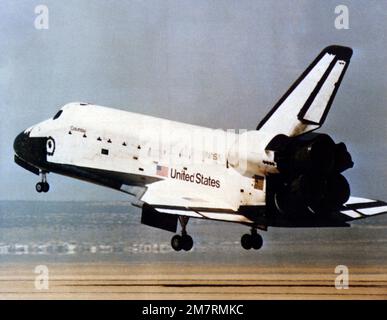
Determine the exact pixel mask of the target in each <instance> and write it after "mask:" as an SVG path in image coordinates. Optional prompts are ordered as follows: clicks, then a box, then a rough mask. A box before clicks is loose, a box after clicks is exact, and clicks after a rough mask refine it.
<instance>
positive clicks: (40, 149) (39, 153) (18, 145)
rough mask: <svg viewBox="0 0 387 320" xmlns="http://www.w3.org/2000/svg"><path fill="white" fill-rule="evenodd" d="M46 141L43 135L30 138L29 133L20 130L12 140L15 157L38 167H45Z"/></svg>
mask: <svg viewBox="0 0 387 320" xmlns="http://www.w3.org/2000/svg"><path fill="white" fill-rule="evenodd" d="M46 142H47V138H45V137H32V138H31V137H30V135H29V133H25V132H24V131H23V132H21V133H20V134H18V135H17V137H16V138H15V141H14V142H13V149H14V151H15V159H16V158H18V160H22V161H23V162H26V163H28V164H30V165H33V166H36V167H38V168H42V169H43V168H45V166H46V164H47V152H46ZM18 164H19V163H18Z"/></svg>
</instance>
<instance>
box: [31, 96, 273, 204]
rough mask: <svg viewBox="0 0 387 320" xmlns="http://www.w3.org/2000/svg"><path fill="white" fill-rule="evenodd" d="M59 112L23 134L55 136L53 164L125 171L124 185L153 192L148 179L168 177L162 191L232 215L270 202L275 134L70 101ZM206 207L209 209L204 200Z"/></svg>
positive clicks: (116, 171)
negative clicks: (268, 188)
mask: <svg viewBox="0 0 387 320" xmlns="http://www.w3.org/2000/svg"><path fill="white" fill-rule="evenodd" d="M61 110H63V111H62V113H61V115H60V116H59V117H58V118H57V119H49V120H46V121H44V122H42V123H39V124H37V125H35V126H33V127H31V128H29V129H27V130H26V131H27V132H29V134H30V137H41V136H45V137H50V138H51V139H53V141H54V142H53V143H54V144H55V146H52V145H50V146H47V151H48V152H47V162H49V163H53V164H58V165H68V166H76V167H80V168H91V169H96V170H102V171H106V172H115V173H120V174H127V177H129V181H123V184H127V185H131V184H132V183H131V181H130V177H132V176H133V177H139V178H140V179H135V181H136V183H135V184H137V185H138V184H139V182H138V181H141V179H142V180H143V181H144V182H143V185H145V186H148V187H150V183H149V181H150V180H149V179H155V180H153V181H160V180H164V183H163V184H162V186H160V188H163V190H160V191H163V192H164V193H172V194H176V193H177V194H180V193H182V191H183V190H184V194H185V196H186V197H187V195H188V197H189V196H192V197H195V196H196V197H198V198H201V199H202V198H209V197H210V198H211V199H212V200H215V201H217V203H218V204H219V206H220V207H222V206H224V207H232V208H234V209H235V210H237V209H238V208H239V206H241V205H262V204H264V202H265V183H264V182H265V180H264V176H265V175H266V174H267V173H268V172H275V170H276V168H275V167H273V159H272V158H273V155H272V154H271V153H270V152H265V151H264V150H262V149H263V148H264V147H265V146H266V145H267V143H268V142H269V140H270V139H271V138H272V136H271V135H265V134H263V133H259V132H258V131H247V132H244V133H241V134H236V133H235V132H227V131H224V130H214V129H209V128H204V127H199V126H194V125H188V124H183V123H179V122H174V121H169V120H165V119H160V118H155V117H151V116H146V115H140V114H136V113H131V112H127V111H122V110H117V109H111V108H106V107H101V106H96V105H91V104H82V103H70V104H67V105H65V106H64V107H63V108H62V109H61ZM49 141H50V140H49ZM51 149H52V150H51ZM51 151H52V152H51ZM262 155H263V156H262ZM264 162H265V163H264ZM268 163H271V165H268ZM165 180H169V182H170V183H165V182H166V181H165ZM140 184H141V183H140ZM152 188H157V183H155V184H154V186H152ZM203 195H205V196H204V197H203ZM177 198H178V197H177ZM145 200H146V199H145ZM153 201H154V200H153ZM176 201H177V203H174V204H176V205H178V204H180V205H183V203H179V200H175V202H176ZM201 205H202V206H203V207H206V203H205V201H202V203H201Z"/></svg>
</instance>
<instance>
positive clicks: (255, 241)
mask: <svg viewBox="0 0 387 320" xmlns="http://www.w3.org/2000/svg"><path fill="white" fill-rule="evenodd" d="M251 238H252V247H253V249H255V250H259V249H261V248H262V245H263V239H262V236H261V235H260V234H258V233H256V234H253V235H251Z"/></svg>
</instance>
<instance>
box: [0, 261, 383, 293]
mask: <svg viewBox="0 0 387 320" xmlns="http://www.w3.org/2000/svg"><path fill="white" fill-rule="evenodd" d="M47 267H48V270H49V282H48V284H49V287H48V289H47V290H45V289H42V290H39V289H37V288H35V277H36V274H35V273H34V268H35V266H34V265H22V266H20V265H8V266H2V267H1V268H0V296H1V298H2V299H162V300H164V299H243V300H244V299H387V270H386V268H370V267H368V268H356V269H352V270H350V277H349V288H348V289H341V290H339V289H336V288H335V277H336V276H337V275H336V274H335V273H334V269H331V268H300V267H279V268H277V267H271V268H262V267H243V266H239V267H235V266H232V265H231V266H225V265H223V266H206V265H200V264H199V265H196V266H195V265H174V264H151V265H150V264H138V265H129V266H128V265H125V264H50V265H47Z"/></svg>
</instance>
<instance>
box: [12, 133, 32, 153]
mask: <svg viewBox="0 0 387 320" xmlns="http://www.w3.org/2000/svg"><path fill="white" fill-rule="evenodd" d="M29 140H30V137H29V134H28V133H25V132H24V131H23V132H21V133H19V134H18V135H17V137H16V138H15V141H14V142H13V150H14V151H15V154H16V155H17V156H18V157H19V158H21V159H24V160H26V157H28V149H29Z"/></svg>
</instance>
